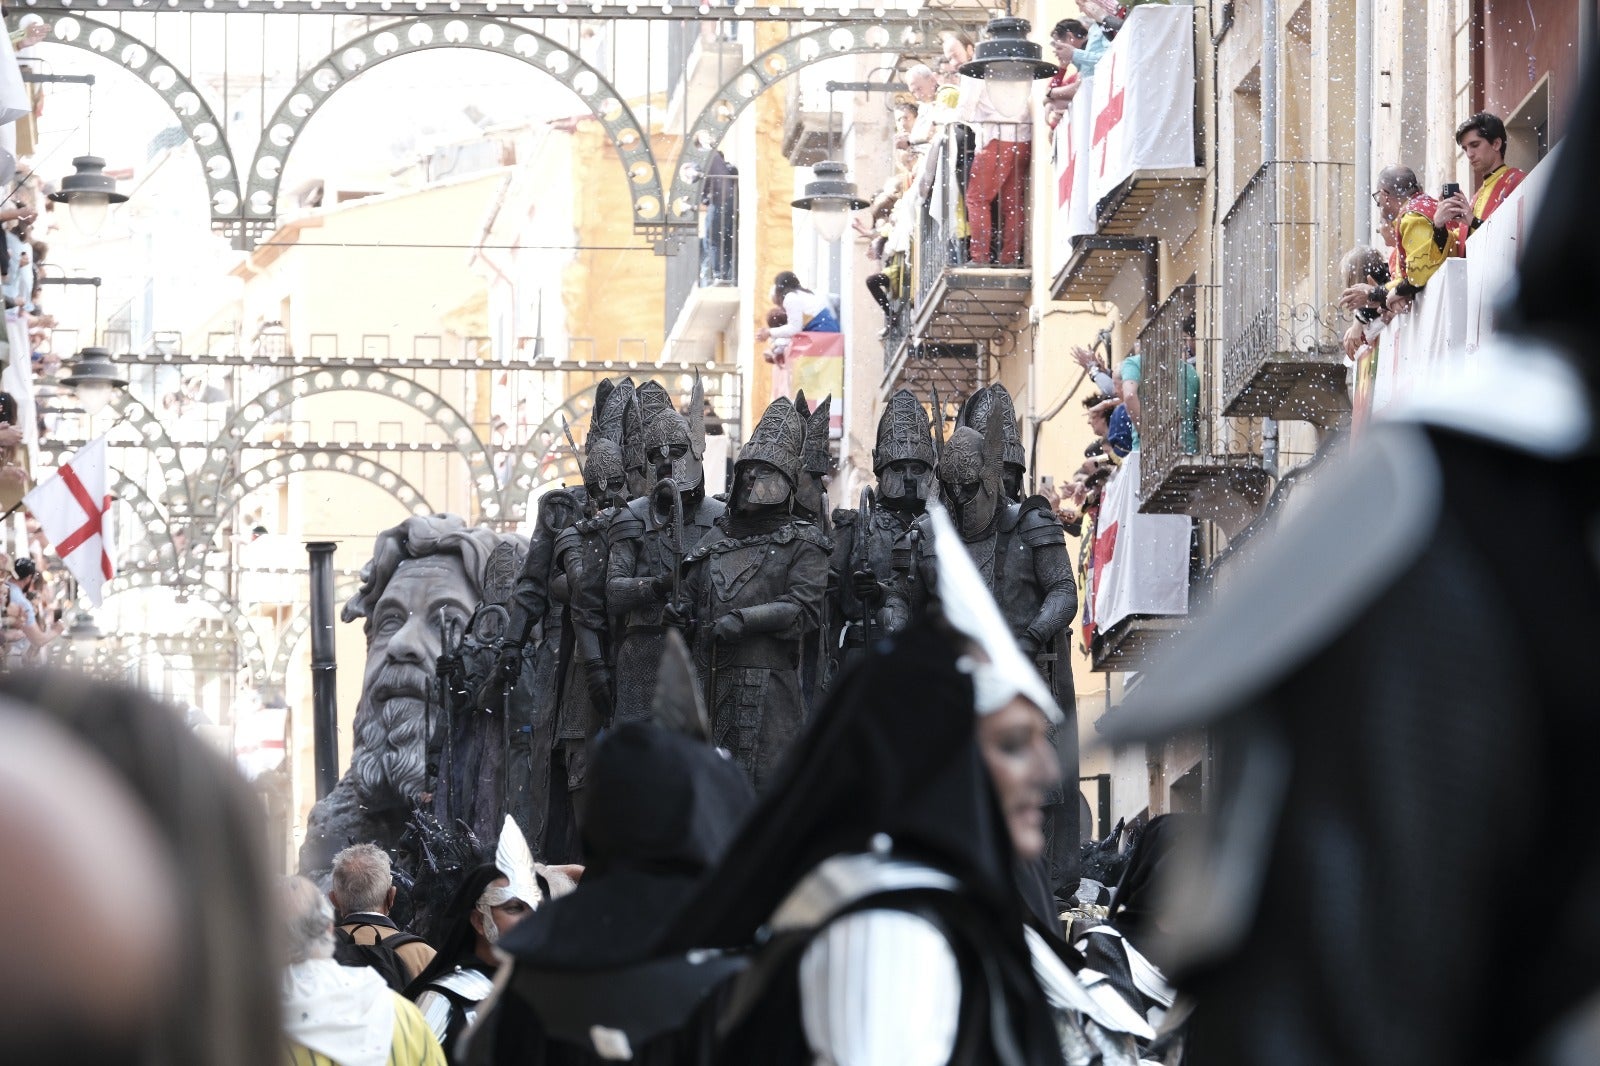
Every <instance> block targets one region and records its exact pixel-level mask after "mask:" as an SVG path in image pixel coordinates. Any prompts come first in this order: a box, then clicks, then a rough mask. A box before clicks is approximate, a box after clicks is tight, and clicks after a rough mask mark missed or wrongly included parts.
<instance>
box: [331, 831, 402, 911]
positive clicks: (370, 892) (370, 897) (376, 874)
mask: <svg viewBox="0 0 1600 1066" xmlns="http://www.w3.org/2000/svg"><path fill="white" fill-rule="evenodd" d="M393 885H394V875H393V874H392V872H391V863H390V861H389V853H388V852H386V851H384V850H383V849H382V848H380V847H378V846H377V845H376V844H352V845H350V846H349V847H348V848H345V849H344V850H343V851H341V852H339V854H337V855H335V856H334V857H333V892H334V894H335V895H336V896H338V897H339V909H340V910H341V911H343V912H344V913H345V914H354V913H356V912H357V911H371V912H380V911H382V910H383V904H384V901H385V900H386V899H387V898H388V896H389V889H390V888H391V887H393Z"/></svg>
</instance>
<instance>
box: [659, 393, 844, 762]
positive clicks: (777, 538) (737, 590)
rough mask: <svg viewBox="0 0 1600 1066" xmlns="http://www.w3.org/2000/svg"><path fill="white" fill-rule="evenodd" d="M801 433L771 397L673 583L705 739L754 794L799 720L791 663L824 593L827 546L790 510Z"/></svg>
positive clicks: (797, 666) (796, 672) (800, 696)
mask: <svg viewBox="0 0 1600 1066" xmlns="http://www.w3.org/2000/svg"><path fill="white" fill-rule="evenodd" d="M804 441H805V424H804V422H803V421H802V420H801V418H800V415H799V413H798V412H797V411H796V410H795V409H794V405H793V404H791V403H790V402H789V401H788V399H786V398H781V397H780V398H779V399H777V400H774V401H773V402H772V404H771V405H770V406H769V407H768V408H767V410H766V411H765V412H764V413H763V414H762V416H761V421H760V423H759V424H758V425H757V426H756V428H755V432H754V433H753V434H751V437H750V439H749V441H748V442H747V443H746V444H745V446H744V447H743V448H742V449H741V450H740V452H739V459H738V461H737V462H736V463H735V464H734V469H733V493H732V496H731V497H730V500H729V507H728V512H727V514H726V515H725V516H724V518H723V521H722V522H721V523H719V526H720V528H719V530H718V535H714V536H712V537H708V538H707V539H706V540H704V541H702V542H701V543H700V545H699V546H698V547H697V548H696V549H695V550H694V551H692V552H691V553H690V555H689V569H688V572H687V579H686V581H685V587H684V592H685V597H684V598H685V601H686V604H685V606H686V608H687V611H686V613H687V614H688V615H689V616H690V617H692V619H693V621H694V623H695V632H696V641H695V650H696V658H697V661H698V663H699V666H700V669H701V671H702V673H703V676H704V678H705V685H704V687H705V690H706V692H707V693H708V694H709V697H710V703H711V729H712V737H713V739H714V740H715V741H716V743H717V745H718V746H719V747H722V748H726V749H727V750H728V751H729V752H731V753H732V754H733V757H734V760H735V761H737V762H738V763H739V765H740V766H741V767H743V768H744V770H745V772H746V773H747V774H749V775H750V779H751V782H752V783H753V784H754V785H755V786H756V789H757V790H758V791H759V790H760V788H761V786H762V784H763V783H764V782H765V781H767V780H768V779H769V778H770V777H771V775H772V771H773V768H774V767H775V766H776V765H777V762H778V759H779V758H780V757H781V756H782V755H783V753H784V752H785V751H786V750H787V749H788V747H789V745H790V744H791V743H792V742H793V741H794V739H795V738H796V737H797V736H799V734H800V731H801V728H802V727H803V726H804V725H805V722H806V716H807V711H808V707H807V704H806V701H805V696H804V693H803V691H802V685H801V664H802V660H803V654H804V647H805V643H806V641H807V639H808V638H809V637H811V636H812V635H813V634H814V633H815V631H816V629H817V627H818V624H819V621H820V616H821V612H822V601H823V598H824V596H825V594H826V590H827V582H828V552H829V550H830V549H831V547H832V545H831V544H830V542H829V541H828V538H827V537H826V536H824V535H823V534H822V532H821V531H820V530H819V529H818V528H817V527H816V526H814V525H812V524H811V523H810V522H805V521H801V520H799V519H797V518H795V517H794V514H793V507H794V496H795V490H796V487H797V486H798V485H799V483H800V478H801V473H800V469H801V451H802V449H803V447H804Z"/></svg>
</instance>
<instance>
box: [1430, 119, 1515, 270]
mask: <svg viewBox="0 0 1600 1066" xmlns="http://www.w3.org/2000/svg"><path fill="white" fill-rule="evenodd" d="M1456 143H1457V144H1458V145H1460V146H1461V152H1462V154H1463V155H1465V156H1466V157H1467V165H1468V166H1470V167H1471V168H1472V180H1473V181H1475V182H1477V183H1478V191H1477V193H1476V194H1474V196H1473V198H1472V201H1471V202H1470V203H1469V202H1468V201H1467V197H1466V194H1465V193H1463V192H1462V191H1461V186H1459V185H1457V184H1455V183H1454V182H1452V183H1450V184H1448V185H1446V186H1445V187H1444V195H1443V196H1442V197H1441V198H1440V200H1439V209H1438V210H1437V211H1436V212H1434V219H1433V220H1434V222H1435V223H1436V224H1437V225H1441V226H1448V227H1450V229H1451V230H1452V231H1453V232H1454V234H1455V237H1456V240H1455V253H1456V254H1457V255H1466V254H1467V253H1466V244H1467V238H1468V237H1469V236H1471V235H1472V234H1473V232H1475V231H1476V230H1477V228H1478V227H1479V226H1481V225H1483V223H1484V222H1485V221H1487V220H1488V218H1489V217H1490V216H1491V215H1493V214H1494V212H1495V209H1496V208H1498V207H1499V206H1500V205H1501V204H1503V203H1505V201H1506V198H1507V197H1508V196H1510V195H1511V193H1512V192H1513V191H1515V190H1516V188H1517V186H1518V185H1521V184H1522V179H1523V178H1525V177H1527V175H1526V174H1525V173H1523V172H1522V171H1520V170H1518V169H1517V168H1516V167H1513V166H1508V165H1507V164H1506V124H1505V123H1504V122H1502V121H1501V120H1500V117H1499V116H1498V115H1491V114H1490V113H1489V112H1487V111H1480V112H1478V113H1477V114H1476V115H1473V116H1472V117H1471V118H1469V119H1467V120H1466V121H1465V122H1463V123H1462V124H1461V125H1460V126H1459V127H1458V128H1457V129H1456Z"/></svg>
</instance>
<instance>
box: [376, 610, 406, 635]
mask: <svg viewBox="0 0 1600 1066" xmlns="http://www.w3.org/2000/svg"><path fill="white" fill-rule="evenodd" d="M405 621H406V619H405V616H404V615H401V614H386V615H384V616H383V618H381V619H379V621H378V630H377V631H378V632H379V633H381V634H383V635H385V636H389V635H392V634H394V633H396V632H397V631H399V629H400V627H401V626H403V625H405Z"/></svg>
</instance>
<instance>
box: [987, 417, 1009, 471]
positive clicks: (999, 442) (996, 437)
mask: <svg viewBox="0 0 1600 1066" xmlns="http://www.w3.org/2000/svg"><path fill="white" fill-rule="evenodd" d="M991 413H993V412H992V411H991ZM1005 455H1006V428H1005V425H1004V424H1003V423H1002V421H1001V420H1000V419H998V418H990V419H989V420H988V423H987V424H986V425H985V426H984V427H983V464H984V466H989V465H990V464H993V465H994V466H995V467H997V468H998V467H999V466H1000V464H1002V463H1003V462H1004V461H1005Z"/></svg>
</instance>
